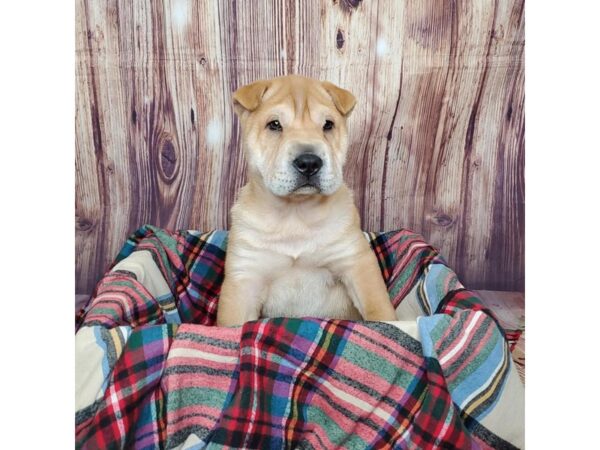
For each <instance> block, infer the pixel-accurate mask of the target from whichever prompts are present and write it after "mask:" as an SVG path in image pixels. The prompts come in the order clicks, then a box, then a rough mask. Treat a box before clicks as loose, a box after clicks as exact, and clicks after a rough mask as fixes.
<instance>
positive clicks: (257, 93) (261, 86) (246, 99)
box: [233, 80, 271, 114]
mask: <svg viewBox="0 0 600 450" xmlns="http://www.w3.org/2000/svg"><path fill="white" fill-rule="evenodd" d="M270 84H271V82H270V81H269V80H259V81H255V82H254V83H251V84H247V85H246V86H242V87H241V88H239V89H238V90H237V91H235V92H234V93H233V107H234V108H235V112H236V113H237V114H240V113H241V112H242V111H244V110H246V111H254V110H255V109H256V108H258V105H260V101H261V99H262V97H263V95H264V94H265V92H266V91H267V89H268V88H269V85H270Z"/></svg>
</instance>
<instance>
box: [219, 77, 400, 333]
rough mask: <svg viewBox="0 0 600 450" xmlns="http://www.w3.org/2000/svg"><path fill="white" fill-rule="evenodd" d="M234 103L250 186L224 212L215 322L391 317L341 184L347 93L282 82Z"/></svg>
mask: <svg viewBox="0 0 600 450" xmlns="http://www.w3.org/2000/svg"><path fill="white" fill-rule="evenodd" d="M233 103H234V108H235V111H236V113H237V115H238V117H239V119H240V122H241V126H242V145H243V148H244V152H245V157H246V159H247V162H248V178H249V180H248V183H247V184H246V185H245V186H244V187H243V188H242V190H241V191H240V193H239V197H238V200H237V202H236V203H235V205H234V206H233V208H232V209H231V230H230V233H229V242H228V245H227V256H226V259H225V279H224V281H223V285H222V289H221V296H220V299H219V304H218V312H217V324H218V325H221V326H234V325H240V324H243V323H244V322H246V321H250V320H255V319H258V318H260V317H306V316H309V317H320V318H332V319H354V320H357V319H361V318H362V319H365V320H396V315H395V311H394V308H393V306H392V304H391V303H390V299H389V296H388V293H387V290H386V286H385V283H384V281H383V278H382V276H381V272H380V270H379V266H378V264H377V260H376V257H375V254H374V253H373V251H372V250H371V248H370V246H369V243H368V242H367V240H366V239H365V237H364V235H363V233H362V231H361V228H360V218H359V215H358V211H357V210H356V207H355V206H354V203H353V199H352V194H351V192H350V190H349V189H348V187H347V186H346V185H345V184H344V182H343V178H342V168H343V166H344V162H345V160H346V152H347V149H348V141H347V129H346V119H347V118H348V116H349V114H350V113H351V111H352V109H353V108H354V105H355V103H356V99H355V98H354V96H353V95H352V94H351V93H350V92H348V91H346V90H344V89H341V88H339V87H337V86H335V85H333V84H331V83H329V82H320V81H317V80H313V79H310V78H305V77H301V76H286V77H279V78H274V79H272V80H261V81H257V82H255V83H252V84H249V85H247V86H243V87H241V88H240V89H238V90H237V91H236V92H235V93H234V94H233Z"/></svg>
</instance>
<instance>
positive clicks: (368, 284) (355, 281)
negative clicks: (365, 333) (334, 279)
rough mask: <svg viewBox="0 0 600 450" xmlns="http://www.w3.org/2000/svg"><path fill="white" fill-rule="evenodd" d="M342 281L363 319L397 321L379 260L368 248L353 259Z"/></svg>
mask: <svg viewBox="0 0 600 450" xmlns="http://www.w3.org/2000/svg"><path fill="white" fill-rule="evenodd" d="M367 245H368V244H367ZM342 281H343V283H344V284H345V285H346V288H347V289H348V293H349V294H350V298H351V299H352V303H354V306H355V307H356V309H358V311H359V312H360V314H361V315H362V316H363V319H365V320H377V321H388V320H397V318H396V311H395V310H394V307H393V305H392V302H391V301H390V297H389V295H388V292H387V288H386V286H385V282H384V281H383V277H382V276H381V271H380V270H379V265H378V264H377V258H376V256H375V255H374V254H373V252H372V251H371V249H370V248H368V246H367V248H366V249H363V250H362V251H361V252H360V253H359V254H358V255H357V256H356V257H355V258H354V259H353V261H352V262H351V263H350V265H349V267H347V269H346V270H345V271H344V274H343V276H342Z"/></svg>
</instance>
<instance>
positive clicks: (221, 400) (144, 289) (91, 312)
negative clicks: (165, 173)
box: [75, 225, 523, 449]
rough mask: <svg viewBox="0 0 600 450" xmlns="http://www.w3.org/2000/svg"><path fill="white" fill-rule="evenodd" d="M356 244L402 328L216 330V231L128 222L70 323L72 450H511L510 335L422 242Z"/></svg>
mask: <svg viewBox="0 0 600 450" xmlns="http://www.w3.org/2000/svg"><path fill="white" fill-rule="evenodd" d="M365 237H366V238H367V239H368V240H369V241H370V243H371V246H372V249H373V251H374V252H375V254H376V255H377V258H378V261H379V264H380V268H381V271H382V274H383V276H384V279H385V281H386V284H387V287H388V291H389V294H390V298H391V301H392V302H393V304H394V306H395V307H396V311H397V315H398V317H399V318H400V319H401V320H399V321H397V322H389V323H387V322H386V323H384V322H360V321H343V320H321V319H314V318H306V319H284V318H277V319H262V320H258V321H254V322H249V323H246V324H245V325H243V326H242V327H236V328H224V327H216V326H214V324H215V317H216V309H217V302H218V297H219V289H220V285H221V282H222V280H223V268H224V258H225V251H226V245H227V233H226V232H224V231H213V232H209V233H199V232H196V231H180V232H170V231H167V230H163V229H160V228H156V227H153V226H148V225H146V226H144V227H142V228H140V229H139V230H138V231H136V232H135V233H134V234H133V235H132V236H131V237H130V238H129V239H128V240H127V242H126V243H125V245H124V246H123V248H122V250H121V252H120V253H119V255H118V257H117V258H116V261H115V263H114V264H113V265H112V267H111V269H110V270H109V272H108V273H106V275H105V276H104V277H103V279H102V280H101V281H100V283H99V284H98V285H97V287H96V290H95V292H94V295H93V296H92V298H91V300H90V302H89V303H88V304H87V305H86V307H85V308H84V309H83V310H82V311H80V313H79V314H78V316H77V320H76V339H75V343H76V416H75V423H76V447H77V448H81V449H111V448H139V449H155V448H161V449H162V448H166V449H171V448H177V449H204V448H245V449H288V448H289V449H331V448H350V449H367V448H369V449H371V448H373V449H375V448H378V449H379V448H381V449H384V448H403V449H404V448H406V449H428V448H455V449H470V448H482V449H484V448H519V447H522V446H523V386H522V384H521V382H520V380H519V378H518V376H517V372H516V370H515V367H514V364H513V362H512V359H511V357H510V341H511V340H512V341H515V340H516V339H518V333H512V334H507V333H506V332H505V331H504V330H503V329H502V328H501V327H500V325H499V324H498V322H497V320H496V319H495V318H494V316H493V314H492V313H491V312H490V311H488V310H486V309H485V308H484V307H483V306H482V304H481V303H480V301H479V299H478V298H477V296H476V295H475V294H474V293H473V292H471V291H469V290H466V289H465V288H464V287H463V286H462V285H461V284H460V282H459V280H458V279H457V277H456V275H455V274H454V272H453V271H452V270H451V269H450V268H448V266H447V265H446V263H445V262H444V260H443V259H442V257H441V256H440V255H439V253H438V252H437V251H436V250H435V249H434V248H433V247H431V246H430V245H428V244H427V243H426V242H425V241H424V240H423V238H422V237H420V236H419V235H416V234H414V233H412V232H410V231H408V230H400V231H394V232H388V233H365ZM507 338H508V340H507Z"/></svg>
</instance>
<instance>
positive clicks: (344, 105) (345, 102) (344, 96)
mask: <svg viewBox="0 0 600 450" xmlns="http://www.w3.org/2000/svg"><path fill="white" fill-rule="evenodd" d="M322 84H323V87H324V88H325V90H326V91H327V93H328V94H329V95H330V96H331V98H332V99H333V103H334V104H335V107H336V108H337V110H338V111H339V112H340V113H341V114H342V116H348V115H350V113H351V112H352V110H353V109H354V106H355V105H356V98H355V97H354V95H352V93H351V92H350V91H347V90H346V89H342V88H340V87H337V86H336V85H335V84H333V83H330V82H329V81H323V83H322Z"/></svg>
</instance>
